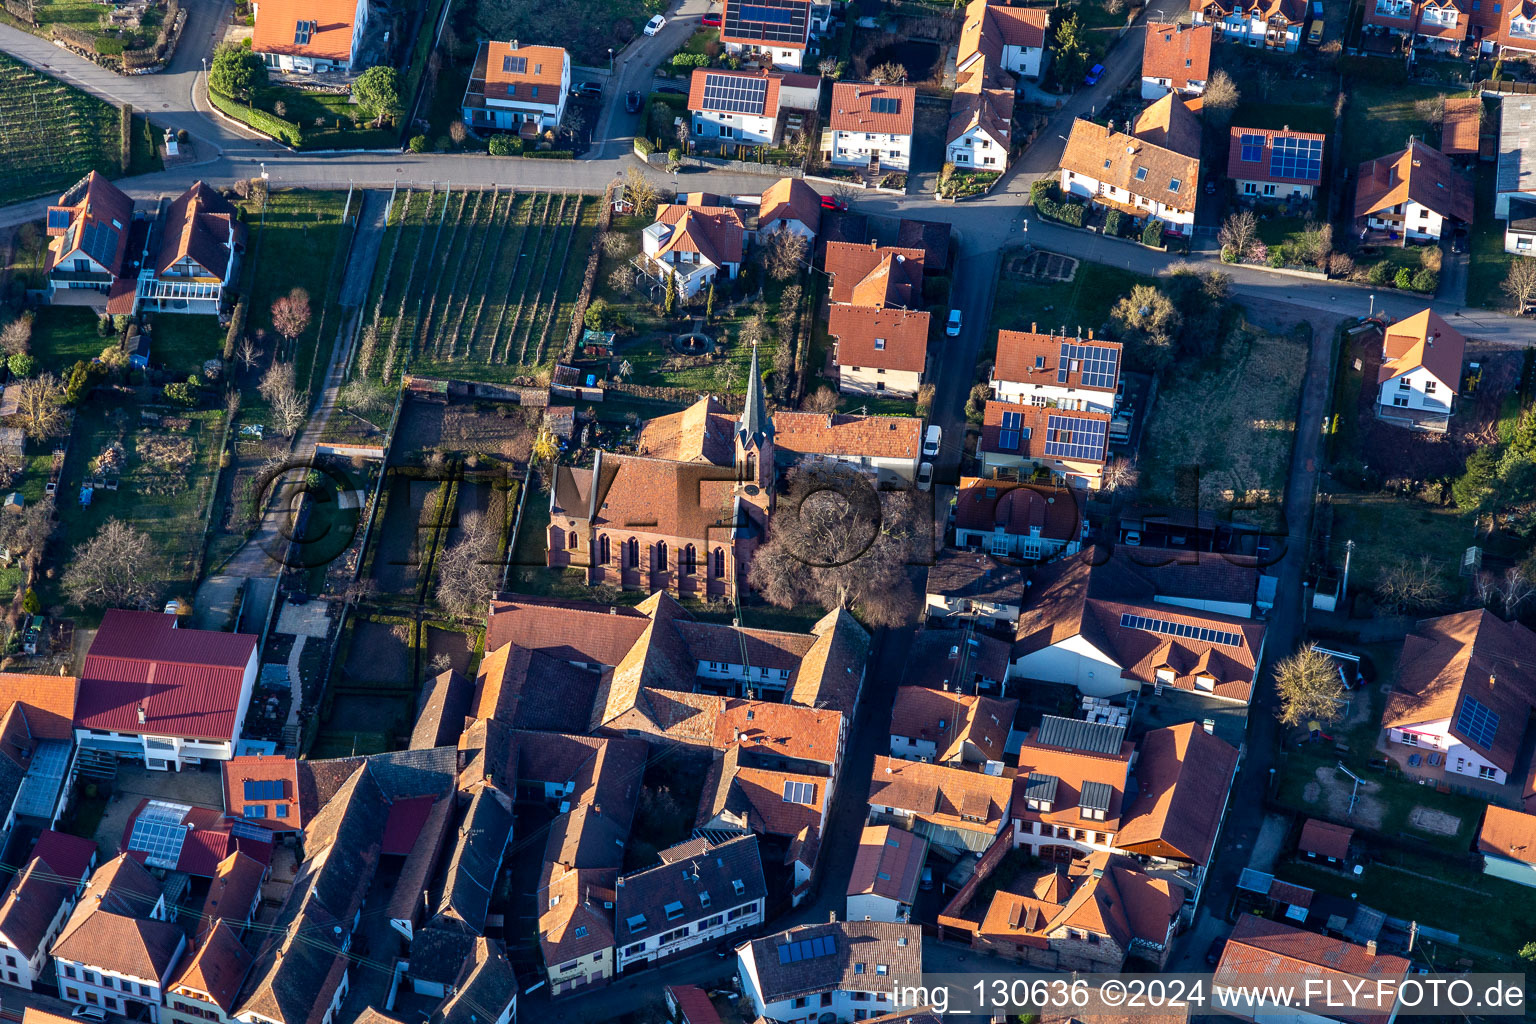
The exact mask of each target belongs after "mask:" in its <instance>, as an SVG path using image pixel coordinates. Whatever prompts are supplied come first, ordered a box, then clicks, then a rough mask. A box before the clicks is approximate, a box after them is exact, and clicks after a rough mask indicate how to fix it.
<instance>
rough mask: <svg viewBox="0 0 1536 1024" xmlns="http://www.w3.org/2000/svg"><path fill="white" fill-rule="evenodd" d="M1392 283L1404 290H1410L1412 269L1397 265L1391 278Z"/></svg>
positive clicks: (1411, 286)
mask: <svg viewBox="0 0 1536 1024" xmlns="http://www.w3.org/2000/svg"><path fill="white" fill-rule="evenodd" d="M1392 284H1393V285H1394V286H1395V287H1397V288H1401V289H1403V290H1404V291H1408V290H1410V289H1411V288H1413V271H1411V270H1409V269H1408V268H1407V267H1398V268H1397V274H1396V275H1395V276H1394V277H1393V278H1392Z"/></svg>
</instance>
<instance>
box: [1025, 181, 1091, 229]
mask: <svg viewBox="0 0 1536 1024" xmlns="http://www.w3.org/2000/svg"><path fill="white" fill-rule="evenodd" d="M1041 186H1044V187H1043V188H1042V187H1041ZM1029 197H1030V199H1032V200H1033V201H1034V204H1035V209H1036V210H1038V211H1039V212H1040V213H1041V215H1043V216H1045V217H1049V218H1050V219H1051V220H1059V221H1061V222H1062V223H1063V224H1066V225H1068V226H1070V227H1074V228H1080V227H1082V226H1083V221H1084V220H1085V219H1086V218H1087V216H1088V207H1086V206H1084V205H1083V204H1081V203H1072V202H1064V201H1063V200H1062V197H1061V189H1060V187H1058V186H1057V184H1056V183H1055V182H1054V181H1049V180H1047V179H1045V178H1041V179H1040V180H1039V181H1037V182H1035V183H1034V184H1033V185H1031V186H1030V187H1029Z"/></svg>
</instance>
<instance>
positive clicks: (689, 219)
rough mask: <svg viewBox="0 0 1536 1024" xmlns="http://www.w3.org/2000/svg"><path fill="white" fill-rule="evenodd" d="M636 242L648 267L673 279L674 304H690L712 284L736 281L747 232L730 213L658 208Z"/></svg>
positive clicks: (717, 209)
mask: <svg viewBox="0 0 1536 1024" xmlns="http://www.w3.org/2000/svg"><path fill="white" fill-rule="evenodd" d="M640 241H641V251H642V252H643V253H644V254H645V256H646V258H647V259H648V260H649V261H650V262H649V266H650V267H651V268H652V269H653V270H654V271H655V273H656V274H657V275H659V276H661V277H670V278H672V280H673V281H674V282H675V284H676V286H677V296H678V298H679V299H682V300H684V301H688V300H690V299H692V298H694V297H695V296H697V295H700V294H702V293H703V292H704V291H705V290H707V289H708V288H709V286H710V285H712V284H714V283H715V281H716V280H720V281H728V280H730V281H733V280H735V279H736V275H737V274H738V273H739V272H740V271H741V261H742V254H743V252H744V251H745V245H746V228H745V227H744V225H743V224H742V221H741V216H740V214H738V213H737V212H736V210H735V209H734V208H733V207H729V206H705V205H691V204H690V205H686V206H685V205H681V204H678V203H662V204H661V205H660V206H658V207H657V208H656V222H655V223H653V224H652V225H651V226H650V227H648V228H646V229H645V230H644V231H643V232H641V235H640Z"/></svg>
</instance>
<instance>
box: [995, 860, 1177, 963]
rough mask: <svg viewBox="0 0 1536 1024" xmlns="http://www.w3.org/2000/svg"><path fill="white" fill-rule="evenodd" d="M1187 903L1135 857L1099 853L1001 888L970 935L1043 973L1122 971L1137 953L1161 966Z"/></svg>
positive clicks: (1000, 952) (1166, 956) (1171, 945)
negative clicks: (1061, 870) (1142, 867)
mask: <svg viewBox="0 0 1536 1024" xmlns="http://www.w3.org/2000/svg"><path fill="white" fill-rule="evenodd" d="M1183 902H1184V900H1183V896H1182V893H1181V890H1180V889H1179V887H1178V886H1176V885H1174V884H1173V883H1172V882H1169V881H1168V880H1167V879H1162V878H1154V877H1152V876H1151V875H1149V874H1147V873H1146V872H1144V871H1141V870H1140V869H1138V867H1137V866H1136V862H1135V861H1133V860H1131V859H1130V858H1129V857H1120V856H1116V855H1113V854H1109V853H1103V852H1100V853H1094V854H1091V855H1090V856H1089V857H1088V858H1087V859H1086V860H1084V861H1081V862H1078V863H1074V864H1073V865H1071V867H1070V868H1069V870H1068V871H1067V873H1065V874H1063V873H1058V872H1057V871H1055V870H1050V871H1047V872H1046V873H1044V874H1040V875H1036V876H1034V877H1033V878H1030V877H1022V878H1016V879H1014V880H1012V881H1011V882H1008V883H1006V886H1005V887H1004V888H999V889H998V890H997V891H996V892H995V893H994V894H993V896H992V899H991V902H990V903H989V904H988V905H987V907H986V910H985V916H984V917H983V918H982V921H981V924H980V926H979V927H977V928H976V930H975V932H974V933H973V935H972V940H971V944H972V947H973V948H975V949H978V950H981V951H983V952H986V953H990V954H994V955H997V956H1002V957H1005V958H1007V959H1010V960H1018V961H1020V962H1021V963H1025V964H1028V965H1030V966H1031V967H1036V968H1039V969H1042V970H1051V971H1068V970H1070V971H1103V972H1115V971H1120V970H1122V969H1123V968H1124V966H1125V961H1126V960H1127V958H1129V957H1131V956H1136V957H1138V958H1139V959H1142V960H1146V961H1148V962H1149V963H1152V964H1155V965H1157V966H1158V967H1159V968H1161V967H1162V966H1163V965H1164V964H1166V963H1167V960H1168V955H1169V953H1170V952H1171V951H1172V947H1173V934H1174V929H1175V927H1176V926H1177V924H1178V922H1179V908H1180V907H1181V906H1182V904H1183Z"/></svg>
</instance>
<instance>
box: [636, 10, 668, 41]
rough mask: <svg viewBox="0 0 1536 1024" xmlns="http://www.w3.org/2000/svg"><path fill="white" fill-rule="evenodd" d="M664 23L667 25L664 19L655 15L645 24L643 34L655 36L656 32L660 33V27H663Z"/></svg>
mask: <svg viewBox="0 0 1536 1024" xmlns="http://www.w3.org/2000/svg"><path fill="white" fill-rule="evenodd" d="M666 23H667V19H666V18H663V17H662V16H661V15H659V14H658V15H656V16H655V17H654V18H652V19H651V20H650V21H648V22H646V23H645V34H646V35H648V36H653V35H655V34H656V33H657V32H660V31H661V26H663V25H665V24H666ZM630 31H634V30H633V29H631V30H630Z"/></svg>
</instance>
